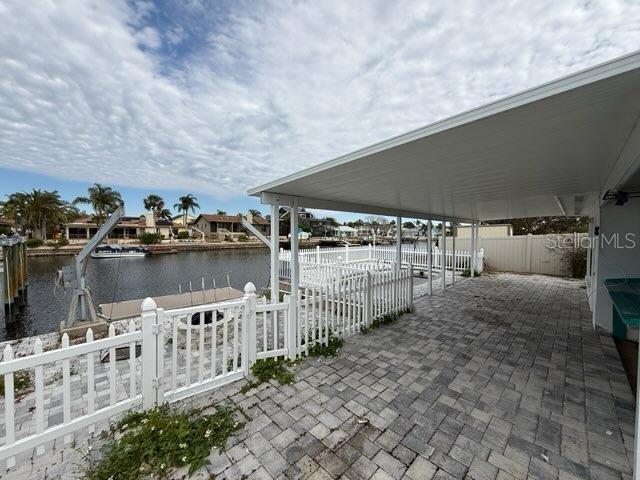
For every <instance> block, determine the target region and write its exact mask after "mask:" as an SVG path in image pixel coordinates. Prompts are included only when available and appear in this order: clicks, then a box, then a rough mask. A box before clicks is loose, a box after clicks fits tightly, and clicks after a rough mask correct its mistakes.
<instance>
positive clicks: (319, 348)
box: [307, 331, 344, 357]
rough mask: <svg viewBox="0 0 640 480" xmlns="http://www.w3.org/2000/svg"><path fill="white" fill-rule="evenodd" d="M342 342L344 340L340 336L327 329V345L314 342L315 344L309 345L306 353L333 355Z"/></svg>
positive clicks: (316, 355) (315, 355)
mask: <svg viewBox="0 0 640 480" xmlns="http://www.w3.org/2000/svg"><path fill="white" fill-rule="evenodd" d="M343 344H344V340H343V339H342V338H340V337H336V336H335V335H333V333H332V332H331V331H329V341H328V342H327V345H323V344H322V343H320V342H316V344H315V345H312V346H310V347H309V350H307V355H308V356H310V357H335V356H336V355H337V354H338V350H340V348H342V345H343Z"/></svg>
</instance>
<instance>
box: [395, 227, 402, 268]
mask: <svg viewBox="0 0 640 480" xmlns="http://www.w3.org/2000/svg"><path fill="white" fill-rule="evenodd" d="M396 261H397V263H396V270H398V271H399V270H400V269H401V268H402V217H398V218H396Z"/></svg>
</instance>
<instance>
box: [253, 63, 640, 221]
mask: <svg viewBox="0 0 640 480" xmlns="http://www.w3.org/2000/svg"><path fill="white" fill-rule="evenodd" d="M638 99H640V52H635V53H633V54H630V55H627V56H624V57H621V58H618V59H615V60H612V61H609V62H607V63H604V64H601V65H598V66H595V67H592V68H589V69H587V70H583V71H580V72H578V73H575V74H572V75H569V76H566V77H563V78H560V79H558V80H555V81H552V82H549V83H546V84H544V85H541V86H539V87H536V88H532V89H530V90H526V91H524V92H522V93H519V94H516V95H512V96H510V97H507V98H504V99H502V100H499V101H496V102H493V103H490V104H488V105H485V106H483V107H479V108H475V109H473V110H469V111H467V112H464V113H461V114H459V115H455V116H453V117H450V118H447V119H445V120H441V121H439V122H436V123H433V124H431V125H428V126H426V127H423V128H420V129H418V130H415V131H412V132H409V133H407V134H404V135H400V136H398V137H395V138H392V139H389V140H387V141H384V142H381V143H377V144H375V145H371V146H369V147H366V148H363V149H361V150H358V151H356V152H353V153H350V154H348V155H344V156H341V157H338V158H335V159H333V160H330V161H328V162H325V163H321V164H319V165H317V166H314V167H311V168H308V169H306V170H303V171H300V172H298V173H295V174H293V175H290V176H287V177H284V178H281V179H279V180H275V181H273V182H270V183H267V184H265V185H262V186H259V187H256V188H252V189H250V190H249V194H250V195H254V196H261V198H262V201H263V203H278V204H280V205H290V204H292V203H293V202H294V201H295V202H297V204H298V205H299V206H303V207H309V208H321V209H328V210H338V211H353V212H361V213H375V214H381V215H402V216H406V217H416V218H446V219H449V220H459V221H466V220H495V219H503V218H517V217H530V216H546V215H563V214H566V215H590V214H592V213H593V211H594V209H595V207H596V206H597V204H598V202H599V199H600V197H601V195H602V194H603V193H604V192H605V191H607V190H612V189H615V188H617V187H619V186H621V185H624V184H625V183H628V182H629V181H631V179H632V178H634V173H636V171H637V170H638V167H639V165H640V126H638V120H639V118H640V101H639V100H638ZM635 177H638V175H635Z"/></svg>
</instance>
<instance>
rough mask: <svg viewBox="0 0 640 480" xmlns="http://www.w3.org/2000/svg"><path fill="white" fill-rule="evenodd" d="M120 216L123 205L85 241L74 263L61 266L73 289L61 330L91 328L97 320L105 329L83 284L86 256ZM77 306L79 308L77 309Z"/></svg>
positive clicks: (66, 281)
mask: <svg viewBox="0 0 640 480" xmlns="http://www.w3.org/2000/svg"><path fill="white" fill-rule="evenodd" d="M122 217H124V207H123V206H119V207H118V208H116V210H115V211H114V212H113V213H112V214H111V216H110V217H109V218H108V219H107V221H106V222H104V223H103V224H102V226H101V227H100V229H99V230H98V232H97V233H96V234H95V235H94V236H93V237H91V240H89V243H87V244H86V245H85V246H84V248H83V249H82V250H81V251H80V253H78V255H76V258H75V263H74V265H71V266H68V267H63V269H62V279H63V281H64V283H65V284H66V283H69V284H70V285H71V286H72V287H73V289H74V290H73V293H72V295H71V305H70V306H69V315H68V316H67V321H66V322H61V324H60V331H61V332H62V331H63V330H65V331H67V330H69V329H73V328H74V327H80V326H83V327H88V326H89V325H88V324H91V326H92V328H93V325H94V324H96V323H98V322H101V323H104V326H105V329H106V322H104V320H99V319H98V316H97V314H96V308H95V305H94V303H93V297H92V296H91V290H89V287H87V286H86V284H85V273H86V270H87V258H88V257H89V256H90V255H91V252H93V250H94V249H95V248H96V247H97V246H98V245H100V243H101V242H102V241H103V240H104V239H105V238H106V237H107V236H108V235H109V233H110V232H111V230H113V228H114V227H115V226H116V225H117V224H118V222H119V221H120V219H121V218H122ZM78 307H80V308H79V309H78ZM78 310H79V311H78ZM80 322H82V324H81V325H79V323H80ZM94 333H95V332H94Z"/></svg>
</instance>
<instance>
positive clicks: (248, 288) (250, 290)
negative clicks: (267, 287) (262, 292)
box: [244, 282, 256, 295]
mask: <svg viewBox="0 0 640 480" xmlns="http://www.w3.org/2000/svg"><path fill="white" fill-rule="evenodd" d="M244 293H246V294H247V295H251V294H254V293H256V286H255V285H254V284H253V283H251V282H248V283H247V284H246V285H245V286H244Z"/></svg>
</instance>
